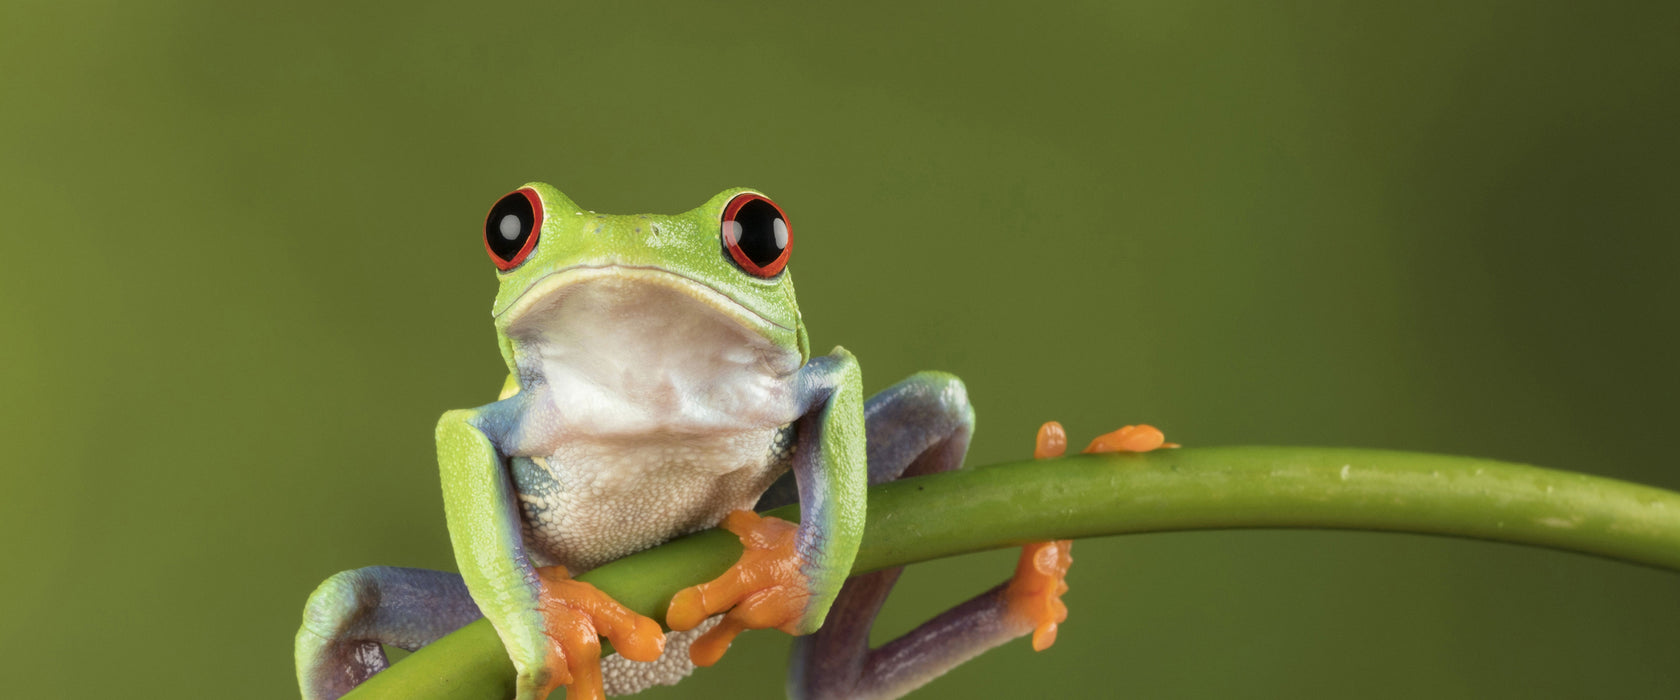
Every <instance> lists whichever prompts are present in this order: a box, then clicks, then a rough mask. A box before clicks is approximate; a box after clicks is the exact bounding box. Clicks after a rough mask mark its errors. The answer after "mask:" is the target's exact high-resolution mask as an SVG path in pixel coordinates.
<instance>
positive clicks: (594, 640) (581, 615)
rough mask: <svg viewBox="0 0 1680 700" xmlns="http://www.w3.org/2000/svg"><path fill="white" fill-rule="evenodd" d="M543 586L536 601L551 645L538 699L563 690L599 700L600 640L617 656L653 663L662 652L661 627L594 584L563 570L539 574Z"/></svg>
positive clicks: (582, 699)
mask: <svg viewBox="0 0 1680 700" xmlns="http://www.w3.org/2000/svg"><path fill="white" fill-rule="evenodd" d="M537 575H538V577H539V579H540V581H541V590H540V592H539V594H538V601H539V604H540V605H541V607H542V612H543V619H544V621H545V626H544V629H543V632H544V633H545V634H547V635H548V638H549V640H550V645H549V651H548V669H549V675H548V677H547V678H546V679H544V680H539V681H538V685H539V686H540V687H538V688H536V690H537V695H536V697H539V698H546V697H548V695H549V693H551V692H553V691H554V689H555V688H558V687H560V686H562V685H564V686H566V697H568V698H572V699H573V700H585V699H587V700H601V699H602V698H605V697H606V695H605V693H604V692H603V690H602V687H601V684H602V678H601V639H600V638H601V637H606V638H607V639H608V640H611V641H612V644H613V649H614V650H615V651H617V652H618V654H619V655H620V656H623V657H624V658H626V659H630V660H632V661H654V660H657V659H658V658H659V655H660V654H662V653H664V651H665V633H664V632H663V631H662V630H661V629H660V628H659V623H657V622H654V621H653V620H652V619H651V618H647V617H643V616H641V615H638V614H636V613H635V612H633V611H631V610H630V609H629V608H626V607H624V606H623V605H621V604H619V602H618V601H616V600H613V599H612V597H611V596H608V595H607V594H606V593H603V592H601V589H599V588H596V587H595V586H593V585H590V584H588V583H584V582H582V581H578V580H575V579H573V578H572V577H571V576H570V575H569V574H568V573H567V572H566V568H565V567H563V566H551V567H545V568H540V569H537Z"/></svg>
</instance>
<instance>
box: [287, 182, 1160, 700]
mask: <svg viewBox="0 0 1680 700" xmlns="http://www.w3.org/2000/svg"><path fill="white" fill-rule="evenodd" d="M793 241H794V236H793V229H792V227H791V226H790V225H789V221H788V217H787V215H786V214H785V213H784V212H783V211H782V209H781V207H780V206H778V205H777V204H776V203H775V202H773V201H771V200H770V198H768V197H766V196H765V195H763V194H761V193H759V192H757V191H754V190H750V189H744V188H736V189H730V190H725V191H724V192H722V193H721V194H719V195H717V196H716V197H713V198H712V199H711V200H710V201H708V202H706V203H705V204H703V205H701V206H700V207H699V208H697V209H694V210H692V211H689V212H686V213H683V214H678V215H675V216H656V215H629V216H608V215H602V214H596V213H594V212H591V211H587V210H584V209H582V208H581V207H579V206H577V205H576V204H573V203H572V201H571V200H570V199H568V198H567V197H566V196H565V195H563V194H561V193H560V192H559V191H558V190H556V189H554V188H553V187H550V186H549V185H546V184H542V183H531V184H528V185H525V186H524V187H521V188H519V189H518V190H515V191H514V192H512V193H510V194H508V195H506V196H504V197H502V198H501V199H500V200H498V201H497V202H496V203H495V205H494V206H493V207H492V208H491V210H490V213H489V215H488V216H487V217H486V219H485V223H484V246H485V249H486V251H487V252H488V253H489V257H490V260H491V262H492V263H494V264H495V267H496V269H497V271H498V278H499V281H500V286H499V289H498V291H497V294H496V301H495V305H494V307H493V309H492V316H493V318H494V319H495V327H496V336H497V342H498V345H499V346H500V348H501V354H502V359H503V360H504V361H505V362H506V365H507V371H508V379H507V382H506V383H505V385H504V388H503V389H502V392H501V396H500V398H499V400H497V401H496V402H494V403H490V404H487V405H484V406H480V407H478V408H472V409H464V410H457V411H450V412H448V413H446V414H444V415H443V418H442V420H440V421H439V423H438V426H437V448H438V463H439V466H440V469H441V471H442V477H443V493H444V505H445V516H446V519H447V521H448V526H449V534H450V540H451V542H452V543H453V545H454V549H455V559H456V563H457V565H458V566H459V568H460V573H459V574H455V573H448V572H441V571H427V570H421V569H407V568H396V567H368V568H363V569H356V570H352V571H345V572H342V573H339V574H337V575H335V576H333V577H331V578H329V579H327V581H326V582H324V583H323V584H321V586H320V588H318V589H317V590H316V591H315V593H314V594H313V595H312V596H311V597H310V599H309V602H308V604H307V606H306V608H305V611H304V623H303V626H302V628H301V629H300V630H299V631H298V635H297V639H296V662H297V672H298V682H299V684H300V686H301V688H302V691H303V696H304V697H305V698H309V699H311V700H315V699H321V698H336V697H339V696H340V695H343V694H344V693H346V692H348V691H349V690H350V689H351V688H353V687H355V686H356V685H357V684H359V683H361V682H362V681H363V680H366V679H367V678H368V677H370V676H372V675H373V674H375V673H378V672H379V671H380V670H382V669H384V668H386V666H387V663H388V662H387V659H386V656H385V652H384V650H383V648H382V647H381V646H380V645H381V644H390V645H393V646H396V647H400V648H404V649H411V650H412V649H417V648H419V647H421V646H424V645H426V644H428V643H430V642H432V641H434V640H436V639H438V638H439V637H442V636H443V635H445V634H448V633H449V632H452V631H454V630H455V629H457V628H459V627H461V626H463V625H465V624H467V623H469V622H471V621H473V620H476V619H478V618H479V617H481V616H482V617H487V618H489V620H490V623H491V624H492V625H493V626H494V627H495V629H496V633H497V634H498V635H499V636H500V638H501V640H502V643H503V644H504V645H505V646H506V648H507V652H508V655H509V656H510V657H511V658H512V660H513V665H514V667H515V669H516V670H517V672H518V682H517V690H518V698H519V700H532V699H540V698H544V697H547V695H548V694H549V693H550V692H551V691H553V690H554V689H555V688H557V687H559V686H561V685H566V686H568V688H569V695H568V697H572V698H599V697H601V696H602V694H603V692H605V693H606V694H612V695H620V694H628V693H634V692H636V691H639V690H641V689H643V688H646V687H649V686H652V685H656V684H670V683H675V682H676V681H678V680H680V679H682V678H683V677H685V676H687V675H688V674H689V673H691V672H692V671H693V669H694V667H695V665H701V666H705V665H710V664H712V663H714V662H716V661H717V660H718V658H719V657H721V656H722V654H723V652H724V651H725V649H727V648H728V646H729V643H730V641H731V640H732V639H733V638H734V637H735V635H737V634H738V633H740V632H741V631H742V630H744V629H759V628H770V627H773V628H776V629H780V630H782V631H785V632H788V633H790V634H795V635H805V636H802V637H801V638H800V639H799V641H798V644H797V648H796V652H795V655H794V662H793V669H792V675H791V679H790V682H789V686H788V687H789V690H790V692H791V693H792V694H793V695H795V696H799V697H812V698H816V697H896V696H898V695H902V694H903V693H906V692H908V691H909V690H911V689H913V688H915V687H918V686H919V685H921V684H922V683H925V682H927V681H928V680H930V679H932V678H934V677H936V676H938V675H939V674H941V673H943V672H944V671H945V670H947V669H949V668H951V667H953V666H955V665H957V664H960V663H962V662H963V661H964V660H966V659H968V658H970V657H972V656H974V655H975V654H978V653H980V652H981V651H984V650H985V649H988V648H990V647H993V646H996V645H998V644H1001V643H1003V642H1005V641H1008V640H1010V639H1013V638H1015V637H1018V636H1021V635H1023V634H1027V633H1033V635H1034V645H1035V646H1036V647H1039V648H1042V647H1044V646H1048V645H1049V643H1050V641H1052V640H1053V639H1054V632H1055V626H1056V624H1057V623H1058V622H1060V621H1061V620H1062V619H1063V618H1065V616H1066V608H1065V607H1063V606H1062V604H1061V602H1060V595H1061V593H1062V592H1063V591H1065V590H1066V589H1067V587H1066V585H1065V584H1064V583H1062V579H1063V577H1064V576H1065V574H1066V572H1067V568H1068V565H1069V562H1071V558H1070V557H1069V556H1068V546H1069V544H1070V543H1067V542H1046V543H1037V544H1034V545H1028V546H1027V547H1026V548H1025V549H1024V551H1023V554H1022V556H1021V563H1020V565H1019V566H1018V567H1017V571H1016V575H1015V576H1014V577H1012V578H1011V579H1010V580H1009V581H1007V582H1005V583H1004V584H1002V585H999V586H998V587H996V588H994V589H992V590H990V591H987V592H986V593H983V594H981V595H979V596H977V597H975V598H973V599H971V600H969V601H967V602H965V603H962V604H960V605H958V606H957V607H955V608H952V609H951V610H949V611H947V612H945V613H943V614H941V615H939V616H937V617H935V618H934V619H932V620H930V621H928V622H927V623H925V624H923V625H922V626H921V627H918V628H917V629H915V630H913V631H911V632H909V633H907V634H906V635H904V636H903V637H901V638H899V639H897V640H895V641H893V642H890V643H888V644H886V645H883V646H882V647H880V648H877V649H871V648H870V647H869V646H868V633H869V628H870V625H871V623H872V621H873V619H874V617H875V614H876V612H877V611H878V610H879V609H880V606H881V604H882V603H883V602H884V601H885V599H886V596H887V593H888V592H889V590H890V589H891V587H892V585H893V582H894V581H895V580H896V579H897V576H898V573H899V572H898V570H891V571H881V572H876V573H872V574H868V575H864V576H859V577H856V578H852V579H850V580H849V581H848V578H847V577H848V572H849V571H850V570H851V566H852V560H853V557H854V556H855V555H856V552H857V548H858V543H859V541H860V539H861V536H862V533H863V527H864V499H865V490H866V488H867V486H868V485H870V484H876V483H881V482H885V481H890V480H893V479H898V478H900V477H904V476H913V475H918V474H928V473H932V472H939V471H945V470H949V469H956V468H958V467H959V466H961V464H962V460H963V455H964V453H965V452H966V451H967V449H968V443H969V437H970V435H971V433H972V431H973V428H974V411H973V409H972V408H971V407H970V405H969V400H968V395H967V393H966V392H965V390H964V388H963V384H962V382H961V381H959V380H958V379H957V378H956V377H954V376H951V375H948V374H941V373H934V372H926V373H921V374H917V375H914V376H912V377H910V378H908V379H906V380H904V381H902V382H900V383H898V384H896V385H894V386H892V387H890V388H888V389H886V390H885V391H882V392H881V393H879V394H876V395H875V396H873V397H870V398H869V399H868V400H865V399H864V396H863V385H862V381H861V374H860V369H859V366H858V361H857V360H856V359H855V358H854V357H853V356H852V355H851V353H849V352H847V351H846V350H844V349H842V348H835V349H834V350H832V351H830V352H829V353H828V354H826V355H820V356H815V357H813V356H812V353H811V349H810V343H809V340H808V339H807V336H806V332H805V325H804V323H803V321H802V319H801V318H800V314H799V306H798V304H797V303H796V301H795V298H794V291H793V276H792V274H791V273H790V272H789V271H788V269H787V268H788V258H789V255H790V254H791V253H792V251H793ZM1104 440H1107V441H1108V442H1106V443H1103V441H1104ZM1038 442H1039V445H1038V452H1037V454H1038V455H1039V456H1040V457H1047V456H1054V455H1057V454H1060V452H1061V449H1062V447H1061V446H1062V445H1063V444H1065V438H1063V437H1061V433H1060V427H1059V426H1053V425H1047V426H1046V428H1045V429H1044V430H1042V431H1041V432H1040V436H1039V441H1038ZM1098 443H1102V444H1100V445H1099V444H1098ZM1098 443H1093V447H1092V448H1091V449H1093V450H1109V449H1129V450H1133V451H1142V450H1145V449H1152V448H1153V447H1156V446H1159V445H1160V444H1161V440H1160V433H1159V431H1154V429H1153V428H1148V427H1147V426H1139V427H1138V428H1135V429H1134V428H1128V429H1125V430H1124V431H1119V432H1116V433H1112V434H1110V435H1109V436H1105V437H1104V438H1100V439H1099V441H1098ZM794 501H797V502H798V503H799V504H800V505H801V521H800V522H799V523H798V524H797V525H795V524H792V523H788V522H785V521H782V520H778V519H775V518H767V517H761V516H759V515H757V514H756V511H762V510H765V509H768V508H772V507H776V506H779V505H783V504H786V503H790V502H794ZM719 525H722V526H723V527H726V528H728V529H729V530H731V531H732V532H734V533H735V534H737V535H739V536H740V537H741V539H742V542H743V544H744V545H746V551H745V554H743V556H742V558H741V561H740V562H739V563H737V564H736V565H735V566H734V567H733V568H731V569H730V571H729V572H727V573H725V574H724V575H723V576H722V577H720V578H718V579H717V580H715V581H712V582H710V583H706V584H702V585H700V586H696V587H693V588H689V589H685V590H684V591H683V592H682V593H679V594H678V595H677V596H676V598H675V599H674V600H673V601H672V603H671V607H670V609H669V611H668V612H667V615H666V618H667V622H668V623H669V624H670V625H671V627H672V630H673V631H672V632H670V633H665V632H663V631H662V630H661V628H660V626H659V625H658V623H656V622H654V621H653V620H651V619H648V618H645V617H642V616H640V615H637V614H635V613H633V612H631V611H629V610H628V609H625V608H623V607H622V606H620V605H618V604H617V603H616V602H615V601H613V600H612V599H611V598H610V597H608V596H606V595H605V594H604V593H602V592H601V591H599V590H597V589H595V588H594V587H593V586H590V585H589V584H586V583H582V582H579V581H576V580H574V579H572V578H571V577H570V575H575V574H578V573H582V572H584V571H588V570H589V569H591V568H594V567H596V566H600V565H601V564H604V563H606V562H610V561H612V560H614V559H617V558H619V557H623V556H625V555H628V554H632V553H634V552H637V551H640V550H643V549H647V548H649V547H653V546H656V545H658V544H661V543H663V542H666V541H668V540H670V539H672V538H675V537H677V536H680V535H683V534H687V533H691V532H696V531H699V530H704V529H707V528H712V527H717V526H719ZM825 618H826V619H827V621H828V622H827V624H824V620H825ZM600 636H604V637H606V638H608V639H609V640H611V642H612V644H613V647H614V648H615V650H616V652H617V653H616V654H613V655H609V656H608V657H606V658H604V659H603V658H600V657H599V642H598V638H599V637H600Z"/></svg>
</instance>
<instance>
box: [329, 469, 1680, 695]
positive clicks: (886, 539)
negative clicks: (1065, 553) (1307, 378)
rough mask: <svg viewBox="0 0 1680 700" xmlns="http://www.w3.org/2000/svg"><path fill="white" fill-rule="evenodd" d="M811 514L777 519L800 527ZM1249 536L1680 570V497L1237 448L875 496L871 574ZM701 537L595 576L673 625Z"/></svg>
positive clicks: (459, 660) (452, 669)
mask: <svg viewBox="0 0 1680 700" xmlns="http://www.w3.org/2000/svg"><path fill="white" fill-rule="evenodd" d="M794 513H795V511H793V510H791V509H789V510H788V511H787V512H785V513H783V512H777V514H778V515H783V516H784V517H793V516H794ZM1233 528H1317V529H1339V530H1383V531H1389V532H1412V533H1422V534H1432V535H1449V536H1455V537H1468V538H1474V539H1483V540H1491V541H1496V542H1510V543H1514V544H1526V545H1533V546H1539V547H1550V548H1553V549H1560V550H1566V551H1573V552H1580V553H1583V554H1592V555H1597V556H1602V557H1608V558H1612V559H1620V560H1623V561H1628V562H1633V563H1636V564H1645V565H1649V566H1656V567H1662V568H1667V569H1675V570H1680V494H1676V493H1674V492H1670V491H1664V490H1662V489H1656V488H1651V487H1648V486H1640V485H1638V484H1631V483H1628V482H1624V481H1616V480H1613V479H1605V478H1600V477H1594V476H1587V475H1585V474H1574V473H1569V472H1560V471H1554V470H1550V469H1541V468H1539V467H1531V466H1525V465H1517V464H1510V463H1505V462H1495V461H1491V460H1482V459H1470V458H1465V457H1445V456H1437V455H1423V454H1413V453H1404V452H1384V451H1376V450H1354V449H1324V448H1282V447H1228V448H1198V449H1182V450H1160V451H1157V452H1152V453H1148V454H1118V455H1089V456H1076V457H1067V458H1063V459H1054V460H1043V461H1038V462H1031V461H1028V462H1017V463H1010V464H1000V465H994V466H989V467H979V468H974V469H965V470H962V471H957V472H951V473H947V474H938V475H934V476H927V477H920V478H915V479H905V480H902V481H897V482H894V483H890V484H883V485H881V486H877V487H874V488H871V489H870V490H869V528H868V530H867V532H866V533H865V535H864V539H863V546H862V548H861V549H860V550H859V551H858V557H857V563H856V565H855V566H854V568H853V571H854V572H856V573H863V572H866V571H872V570H876V569H884V568H888V567H893V566H901V565H904V564H910V563H914V562H918V561H926V560H928V559H936V558H939V557H948V556H953V555H957V554H964V553H967V552H976V551H980V550H986V549H995V548H1000V547H1008V546H1012V545H1018V544H1021V543H1024V542H1031V541H1036V540H1046V539H1068V538H1080V537H1098V536H1105V535H1122V534H1133V533H1142V532H1171V531H1182V530H1216V529H1233ZM740 551H741V550H740V546H739V543H737V542H736V540H735V538H734V537H733V536H732V535H729V534H728V533H726V532H723V531H719V530H712V531H709V532H704V533H700V534H697V535H694V536H691V537H685V538H682V539H680V540H676V541H674V542H670V543H667V544H665V545H662V546H660V547H657V548H655V549H652V550H648V551H646V552H642V553H640V554H636V555H634V556H631V557H626V558H624V559H621V560H619V561H616V562H613V563H612V564H609V565H606V566H603V567H601V568H599V569H596V570H594V571H590V572H589V573H587V574H585V575H583V576H581V577H579V578H581V579H583V580H586V581H589V582H591V583H594V584H595V585H596V586H598V587H600V588H601V589H602V590H604V591H606V592H608V593H610V594H612V595H613V596H614V597H616V598H617V599H618V600H619V601H620V602H622V603H624V604H625V605H626V606H628V607H630V608H631V609H632V610H635V611H636V612H638V613H641V614H643V615H648V616H650V617H653V618H654V619H658V620H663V618H664V613H665V607H666V606H667V605H668V604H669V603H670V600H671V596H673V595H675V594H676V592H677V591H678V590H680V589H681V588H683V587H685V586H690V585H694V584H697V583H701V582H703V581H707V580H710V579H711V578H714V577H716V576H717V575H719V574H721V573H722V572H723V571H724V570H726V569H727V568H728V567H729V566H730V565H731V564H733V563H734V561H735V559H736V558H737V557H739V556H740ZM512 694H513V665H512V664H511V663H510V662H509V661H508V657H507V655H506V653H505V652H503V650H502V646H501V644H500V642H499V641H498V640H497V638H496V634H495V631H494V630H492V629H491V628H490V625H489V624H488V623H486V622H485V621H483V620H479V621H478V622H475V623H473V624H471V625H468V626H466V627H465V628H462V629H461V630H459V631H457V632H455V633H454V634H451V635H449V636H447V637H444V638H443V639H441V640H438V641H437V642H435V643H433V644H431V645H430V646H427V647H426V648H424V649H422V650H420V651H418V652H415V653H414V654H413V655H411V656H410V657H409V658H407V659H404V660H403V661H402V662H401V663H399V664H396V665H394V666H392V667H391V668H390V669H388V670H386V671H384V672H382V673H379V674H378V675H376V676H374V677H373V678H371V679H369V680H368V682H366V683H364V684H362V686H361V687H359V688H357V689H356V690H355V691H354V692H352V693H351V694H350V695H349V696H348V697H349V698H352V699H363V700H366V699H369V698H384V697H389V698H411V699H421V698H463V697H472V698H491V697H496V698H505V697H512Z"/></svg>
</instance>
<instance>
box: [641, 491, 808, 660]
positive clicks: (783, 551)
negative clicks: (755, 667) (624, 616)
mask: <svg viewBox="0 0 1680 700" xmlns="http://www.w3.org/2000/svg"><path fill="white" fill-rule="evenodd" d="M723 527H724V529H726V530H729V531H730V532H733V533H735V535H736V536H737V537H740V538H741V545H742V546H743V547H744V548H745V551H743V552H742V553H741V559H740V561H737V562H735V565H734V566H731V567H729V570H728V571H726V572H724V574H723V575H722V576H719V577H717V578H716V579H714V580H712V581H710V582H707V583H702V584H700V585H698V586H691V587H689V588H684V589H683V590H681V591H679V592H678V593H677V595H676V596H675V597H673V598H672V599H671V607H670V608H669V609H668V610H667V611H666V613H665V622H666V623H668V624H670V625H671V629H673V630H678V631H681V630H688V629H693V628H695V627H697V626H699V624H700V623H701V622H703V621H705V619H706V618H707V617H710V616H712V615H715V614H717V613H720V612H723V611H725V610H728V611H729V613H728V614H727V615H724V617H723V619H722V620H721V621H719V622H718V624H717V626H716V627H713V628H712V629H711V631H709V632H707V633H705V634H703V635H700V638H699V639H696V640H694V644H692V645H691V646H689V649H688V655H689V659H690V660H692V661H693V662H694V665H696V666H710V665H712V664H715V663H717V661H718V659H720V658H723V652H725V651H727V650H728V649H729V643H730V642H732V641H734V640H735V635H738V634H740V633H741V632H742V631H744V630H750V629H768V628H776V629H780V630H782V631H783V632H787V633H789V634H793V633H794V632H795V631H796V627H795V626H796V625H797V624H798V623H799V620H800V618H801V617H802V616H803V615H804V614H805V608H806V604H807V603H808V602H809V600H810V597H811V586H810V582H809V581H808V580H807V579H806V577H805V574H804V573H803V571H802V568H803V566H804V563H805V562H804V559H803V558H801V557H800V556H799V554H798V552H797V551H796V550H795V549H794V535H795V534H796V532H797V531H798V526H797V525H795V524H794V523H790V522H788V521H786V520H782V519H780V518H766V517H762V516H760V515H759V514H757V513H754V512H752V511H749V510H738V511H735V512H733V513H730V514H729V517H727V518H725V519H724V521H723ZM614 643H615V644H616V643H617V642H614Z"/></svg>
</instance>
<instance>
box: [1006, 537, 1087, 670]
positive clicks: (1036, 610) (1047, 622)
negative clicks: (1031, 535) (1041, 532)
mask: <svg viewBox="0 0 1680 700" xmlns="http://www.w3.org/2000/svg"><path fill="white" fill-rule="evenodd" d="M1071 566H1073V540H1052V541H1048V542H1033V543H1031V544H1028V545H1026V546H1024V547H1021V559H1020V561H1019V562H1017V563H1016V564H1015V577H1014V578H1011V579H1009V587H1008V588H1005V589H1004V593H1003V594H1004V597H1005V599H1006V600H1007V601H1008V606H1009V607H1008V613H1007V614H1008V615H1010V616H1011V617H1014V618H1015V619H1017V620H1018V621H1019V623H1020V624H1021V625H1022V626H1023V627H1029V626H1030V627H1031V628H1032V645H1033V651H1044V650H1045V649H1049V648H1050V645H1051V644H1055V643H1056V629H1057V627H1058V626H1059V625H1060V624H1061V623H1062V622H1063V621H1065V620H1067V615H1068V609H1067V605H1066V604H1064V603H1063V602H1062V594H1063V593H1066V592H1067V590H1068V586H1067V572H1068V568H1069V567H1071Z"/></svg>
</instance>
